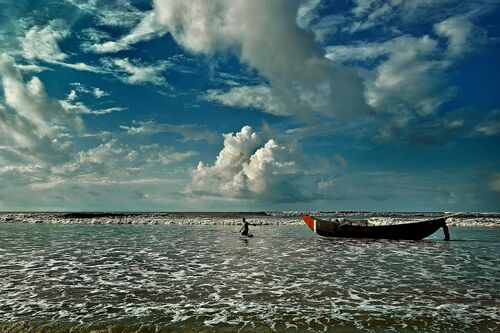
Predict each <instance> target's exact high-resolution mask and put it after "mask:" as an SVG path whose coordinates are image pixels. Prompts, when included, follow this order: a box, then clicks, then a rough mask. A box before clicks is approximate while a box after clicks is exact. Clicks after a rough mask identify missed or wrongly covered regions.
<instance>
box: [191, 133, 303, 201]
mask: <svg viewBox="0 0 500 333" xmlns="http://www.w3.org/2000/svg"><path fill="white" fill-rule="evenodd" d="M302 160H303V159H301V158H299V156H298V153H297V152H296V151H295V150H294V149H292V148H290V147H286V146H284V145H281V144H279V143H277V142H276V141H275V140H273V139H271V140H268V141H267V142H266V143H265V144H264V145H262V139H261V138H260V137H259V135H258V134H256V133H254V132H253V130H252V128H251V127H250V126H245V127H243V128H242V129H241V131H240V132H238V133H236V134H233V133H229V134H225V135H224V148H223V149H222V150H221V151H220V153H219V155H218V156H217V158H216V161H215V163H214V164H213V165H207V164H204V163H202V162H200V163H199V164H198V167H197V168H196V169H195V170H193V180H192V183H191V185H190V186H189V188H188V191H191V192H204V193H211V194H213V195H217V196H221V197H226V198H243V197H245V198H251V199H256V200H262V199H268V200H271V201H277V202H292V201H295V200H297V199H298V198H304V195H303V193H302V192H301V191H300V190H299V189H298V188H297V186H296V185H297V181H299V180H300V178H301V177H302V176H303V175H304V174H305V171H304V169H305V167H304V165H303V164H302V162H301V161H302Z"/></svg>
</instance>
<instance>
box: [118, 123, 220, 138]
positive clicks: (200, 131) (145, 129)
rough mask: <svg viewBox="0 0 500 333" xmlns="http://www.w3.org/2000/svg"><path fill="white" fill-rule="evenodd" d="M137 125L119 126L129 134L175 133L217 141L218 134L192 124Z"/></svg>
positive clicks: (185, 136) (184, 136)
mask: <svg viewBox="0 0 500 333" xmlns="http://www.w3.org/2000/svg"><path fill="white" fill-rule="evenodd" d="M137 125H139V126H135V127H134V126H120V128H121V129H124V130H125V131H126V133H127V134H129V135H151V134H158V133H177V134H180V135H181V136H182V137H183V138H184V139H183V141H184V142H187V141H202V140H206V141H207V142H210V143H216V142H218V141H219V136H218V135H216V134H215V133H214V132H212V131H210V130H208V129H206V128H204V127H202V126H199V125H193V124H184V125H172V124H161V123H157V122H155V121H152V120H151V121H145V122H137Z"/></svg>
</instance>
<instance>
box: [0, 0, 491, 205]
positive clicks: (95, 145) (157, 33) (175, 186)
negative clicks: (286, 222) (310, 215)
mask: <svg viewBox="0 0 500 333" xmlns="http://www.w3.org/2000/svg"><path fill="white" fill-rule="evenodd" d="M0 8H1V10H0V211H247V210H259V211H260V210H266V211H277V210H289V211H315V210H326V211H335V210H369V211H496V212H498V211H500V148H499V147H500V137H499V134H500V93H499V92H500V90H499V89H500V88H499V87H500V24H499V23H498V16H499V15H500V1H498V0H475V1H462V0H440V1H435V0H411V1H410V0H408V1H405V0H352V1H347V0H337V1H332V0H330V1H329V0H304V1H296V0H273V1H268V0H154V1H153V0H52V1H29V0H15V1H14V0H0Z"/></svg>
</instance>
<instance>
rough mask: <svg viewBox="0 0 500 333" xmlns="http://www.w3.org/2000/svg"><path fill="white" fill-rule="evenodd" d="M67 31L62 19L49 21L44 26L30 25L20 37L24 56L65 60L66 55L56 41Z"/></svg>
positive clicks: (30, 58) (47, 59)
mask: <svg viewBox="0 0 500 333" xmlns="http://www.w3.org/2000/svg"><path fill="white" fill-rule="evenodd" d="M69 33H70V32H69V30H68V28H67V26H66V24H65V23H64V21H62V20H53V21H50V22H49V24H48V25H46V26H45V27H38V26H35V27H32V28H31V29H30V30H28V31H27V32H26V35H25V36H24V38H22V39H21V47H22V49H23V55H24V57H25V58H26V59H29V60H34V59H40V60H44V61H47V62H54V61H62V60H65V59H66V58H67V55H66V54H65V53H64V52H62V51H61V49H60V48H59V45H58V43H59V42H60V41H61V40H63V39H64V38H66V37H67V36H68V35H69Z"/></svg>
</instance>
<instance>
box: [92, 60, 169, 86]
mask: <svg viewBox="0 0 500 333" xmlns="http://www.w3.org/2000/svg"><path fill="white" fill-rule="evenodd" d="M102 61H103V64H104V66H105V68H106V69H107V70H108V71H109V72H110V73H111V74H113V75H114V76H116V77H117V78H118V79H120V80H121V81H123V82H125V83H128V84H134V85H135V84H144V83H151V84H154V85H164V84H166V83H167V81H166V80H165V77H164V76H163V74H162V73H163V72H164V71H165V70H166V69H167V68H168V67H169V63H168V62H167V61H159V62H157V63H156V64H155V65H145V64H142V63H140V62H139V61H138V60H129V59H128V58H123V59H121V58H107V59H103V60H102Z"/></svg>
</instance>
